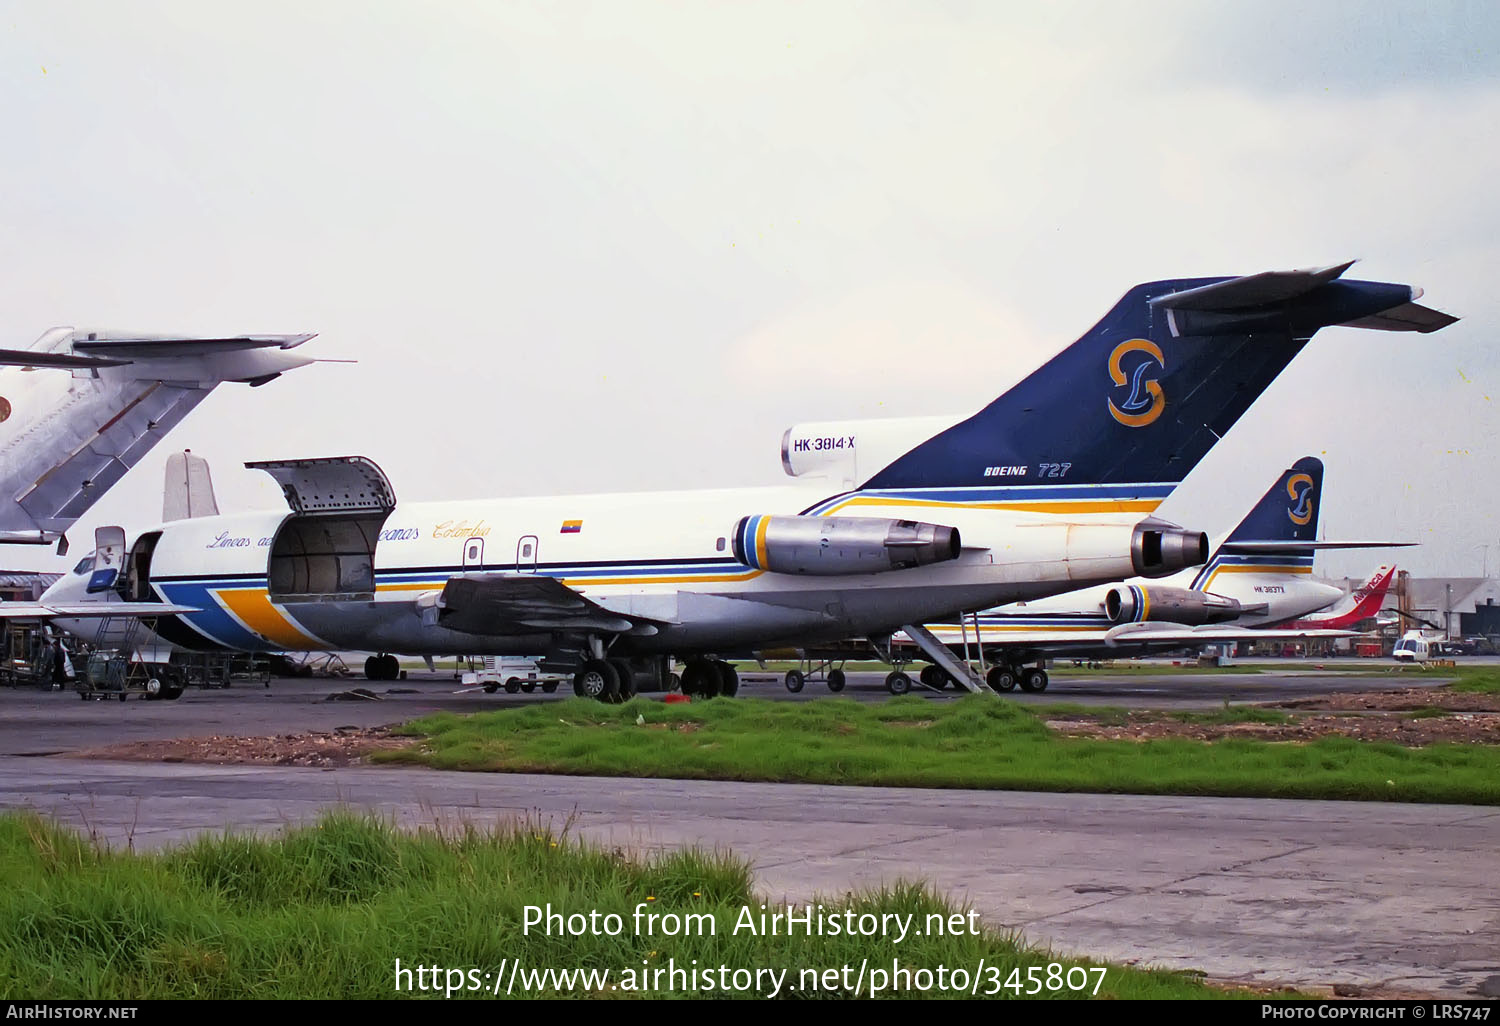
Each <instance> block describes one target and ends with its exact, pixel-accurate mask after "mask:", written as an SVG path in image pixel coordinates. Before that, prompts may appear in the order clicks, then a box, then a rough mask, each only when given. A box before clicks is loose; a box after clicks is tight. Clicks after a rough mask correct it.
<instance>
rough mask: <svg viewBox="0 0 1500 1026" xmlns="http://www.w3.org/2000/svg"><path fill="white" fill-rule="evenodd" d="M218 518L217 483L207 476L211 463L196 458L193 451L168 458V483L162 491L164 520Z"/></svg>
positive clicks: (177, 453)
mask: <svg viewBox="0 0 1500 1026" xmlns="http://www.w3.org/2000/svg"><path fill="white" fill-rule="evenodd" d="M218 515H219V504H218V502H217V501H216V500H215V499H214V482H213V477H212V476H211V475H210V474H209V472H208V460H206V459H204V458H203V457H202V456H194V455H193V451H192V450H191V449H184V450H182V452H174V453H173V454H172V455H170V456H168V457H167V479H166V484H165V487H164V488H163V489H162V503H161V518H162V520H164V521H172V520H191V519H192V518H194V517H216V516H218Z"/></svg>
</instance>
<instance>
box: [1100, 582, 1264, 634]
mask: <svg viewBox="0 0 1500 1026" xmlns="http://www.w3.org/2000/svg"><path fill="white" fill-rule="evenodd" d="M1240 612H1241V609H1240V604H1239V602H1238V601H1236V600H1235V599H1232V598H1225V597H1224V596H1222V595H1212V594H1209V593H1208V592H1203V591H1189V590H1188V589H1187V588H1147V587H1142V586H1140V585H1134V584H1122V585H1119V586H1118V587H1114V588H1111V589H1109V593H1108V594H1106V595H1105V596H1104V615H1105V616H1107V617H1109V619H1110V622H1112V623H1117V624H1119V623H1148V622H1151V623H1180V624H1182V625H1183V626H1185V627H1199V626H1202V625H1203V624H1208V623H1227V622H1229V621H1230V620H1237V619H1239V617H1240Z"/></svg>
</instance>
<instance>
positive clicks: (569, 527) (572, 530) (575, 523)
mask: <svg viewBox="0 0 1500 1026" xmlns="http://www.w3.org/2000/svg"><path fill="white" fill-rule="evenodd" d="M582 530H583V521H582V520H564V521H563V525H562V530H561V531H559V532H558V533H559V534H577V533H578V532H579V531H582Z"/></svg>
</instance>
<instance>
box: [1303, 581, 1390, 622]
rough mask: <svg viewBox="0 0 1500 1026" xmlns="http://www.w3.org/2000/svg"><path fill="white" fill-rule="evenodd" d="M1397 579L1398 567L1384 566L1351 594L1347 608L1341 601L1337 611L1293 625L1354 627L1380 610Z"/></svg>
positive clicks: (1316, 615) (1310, 617)
mask: <svg viewBox="0 0 1500 1026" xmlns="http://www.w3.org/2000/svg"><path fill="white" fill-rule="evenodd" d="M1395 579H1396V568H1395V567H1393V566H1383V567H1381V568H1380V569H1378V570H1376V571H1375V573H1374V574H1372V575H1371V576H1370V579H1369V580H1368V581H1366V582H1365V583H1364V584H1363V585H1361V586H1360V587H1358V588H1355V589H1354V592H1353V594H1351V595H1350V596H1349V598H1350V602H1351V604H1350V605H1349V606H1348V607H1347V608H1345V607H1344V604H1343V603H1340V608H1339V609H1337V610H1335V611H1332V612H1328V613H1323V614H1315V615H1313V616H1307V617H1304V618H1302V619H1301V620H1298V621H1297V622H1296V624H1295V625H1293V626H1297V627H1320V628H1332V629H1335V630H1338V629H1342V628H1347V627H1352V626H1354V625H1355V624H1357V623H1359V622H1360V621H1361V620H1368V619H1369V618H1370V617H1372V616H1374V615H1375V614H1376V613H1378V612H1380V607H1381V606H1382V605H1383V604H1384V603H1385V596H1386V592H1388V591H1390V590H1391V582H1392V581H1393V580H1395Z"/></svg>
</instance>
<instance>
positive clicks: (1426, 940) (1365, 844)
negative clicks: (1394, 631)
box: [0, 668, 1500, 996]
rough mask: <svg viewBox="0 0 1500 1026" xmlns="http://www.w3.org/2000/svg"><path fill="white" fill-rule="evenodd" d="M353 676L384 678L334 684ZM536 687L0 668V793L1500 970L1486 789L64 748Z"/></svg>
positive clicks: (1462, 980)
mask: <svg viewBox="0 0 1500 1026" xmlns="http://www.w3.org/2000/svg"><path fill="white" fill-rule="evenodd" d="M749 676H751V677H754V676H757V675H756V674H753V673H752V674H750V675H749ZM765 676H766V679H765V680H764V681H757V680H751V681H749V682H748V686H747V688H746V691H745V693H746V694H751V695H766V696H768V697H777V698H786V699H792V700H807V699H810V698H813V697H821V696H822V695H826V694H827V692H826V690H824V689H822V688H821V686H816V685H811V684H810V685H809V686H808V688H807V690H806V691H804V692H803V693H802V694H801V695H797V696H792V695H789V694H788V693H787V692H786V691H785V689H784V688H783V687H782V686H781V685H780V682H779V677H776V678H772V677H771V675H769V674H767V675H765ZM1393 678H1394V679H1393ZM882 679H883V675H882V674H878V673H855V674H851V682H850V685H849V688H848V689H846V691H845V694H846V695H849V696H850V697H853V698H856V699H861V700H878V699H882V698H884V697H887V695H886V692H885V690H884V687H883V684H882V683H881V681H882ZM1423 682H1428V681H1427V680H1426V679H1425V678H1424V681H1423ZM1412 683H1415V680H1414V677H1413V675H1402V676H1395V675H1390V674H1384V673H1381V674H1373V673H1371V674H1357V673H1355V674H1351V673H1327V674H1317V673H1313V674H1308V675H1304V674H1303V673H1302V672H1299V670H1297V669H1292V668H1288V669H1286V670H1284V671H1283V670H1278V672H1276V673H1274V674H1258V675H1246V674H1227V673H1225V674H1219V673H1196V674H1172V673H1171V672H1170V671H1164V672H1163V673H1161V674H1153V673H1144V674H1141V673H1136V674H1120V675H1104V674H1091V675H1088V676H1086V677H1072V676H1068V675H1058V676H1056V677H1054V683H1053V685H1052V688H1051V689H1049V691H1048V692H1047V693H1046V694H1044V695H1024V694H1020V693H1012V694H1010V695H1007V696H1005V697H1004V698H1003V699H1001V700H1003V701H1020V702H1027V703H1035V702H1058V701H1062V702H1072V701H1080V700H1083V701H1095V702H1101V703H1108V704H1126V705H1136V704H1151V705H1162V704H1165V705H1171V704H1174V703H1175V704H1184V705H1186V706H1188V707H1191V706H1193V705H1197V704H1209V705H1218V704H1221V703H1222V702H1223V701H1225V700H1226V699H1228V700H1230V701H1247V700H1258V699H1259V700H1264V699H1265V698H1274V697H1283V698H1285V697H1298V698H1306V697H1311V696H1313V695H1317V694H1328V693H1332V692H1334V691H1349V690H1380V689H1384V688H1389V687H1392V686H1398V685H1399V686H1410V685H1411V684H1412ZM1431 683H1437V681H1435V680H1433V681H1431ZM366 686H367V687H369V688H370V690H371V691H373V692H375V693H376V694H379V695H380V696H381V697H382V699H383V700H382V701H329V700H327V696H328V695H330V694H333V693H334V692H337V691H341V690H346V689H349V688H353V687H366ZM949 694H951V692H950V693H949ZM551 700H553V698H552V696H543V695H526V694H519V695H508V694H506V693H505V692H503V691H501V692H499V693H496V694H493V695H489V694H485V693H484V692H482V691H476V690H469V689H464V688H462V687H461V686H460V685H459V684H458V683H457V682H455V681H453V680H451V679H449V678H448V677H447V675H445V674H439V675H426V676H414V677H413V678H412V679H409V680H407V681H402V682H399V683H391V684H385V683H379V684H371V683H370V682H366V681H363V680H359V679H352V680H346V681H342V682H340V681H331V680H276V681H272V683H271V686H270V687H269V688H266V687H261V686H260V685H258V684H255V685H249V684H240V683H237V684H236V685H235V686H234V687H233V688H230V689H227V690H211V691H200V690H197V689H190V690H189V691H188V692H187V693H186V694H185V695H184V696H183V697H182V698H181V699H180V700H178V701H176V702H146V701H142V700H140V699H139V698H132V699H130V700H129V701H127V702H124V703H121V702H117V701H90V702H81V701H79V700H78V699H77V698H76V697H75V696H74V695H73V694H72V693H71V692H44V691H34V690H26V689H17V690H9V689H0V807H11V808H17V807H26V808H34V809H37V810H39V811H42V812H46V813H48V814H51V815H53V816H56V817H58V818H59V819H61V820H63V821H64V822H68V823H72V824H75V825H77V826H79V827H81V828H84V829H86V830H88V831H90V832H92V833H94V834H95V835H97V836H98V837H100V838H101V839H103V840H106V841H108V842H109V843H112V844H116V845H126V844H130V845H133V846H134V847H135V848H137V849H144V848H151V847H158V846H161V845H164V844H170V843H173V842H176V841H180V840H183V839H185V838H187V837H190V836H193V835H194V834H197V833H200V832H203V831H221V830H224V829H237V830H244V829H256V830H275V829H279V828H281V827H283V826H285V825H288V824H293V823H301V822H306V821H308V820H309V819H311V818H313V817H315V816H316V815H317V814H318V813H319V812H320V811H322V810H324V809H327V808H329V807H332V806H337V805H348V806H354V807H358V808H364V809H370V810H373V811H375V812H377V813H379V814H380V815H383V816H388V817H392V818H394V819H395V820H396V821H398V822H400V823H402V824H407V825H410V824H416V823H428V822H442V823H448V824H454V823H458V822H464V821H470V822H493V821H497V820H503V819H506V818H509V817H513V816H539V817H542V818H544V819H547V820H550V821H551V822H552V823H554V824H556V825H561V824H563V823H565V822H569V821H571V823H572V825H573V828H574V829H575V830H577V831H578V832H579V833H581V834H582V835H583V836H585V837H588V838H590V839H593V840H599V841H606V842H608V843H610V844H614V845H627V846H632V847H637V848H643V849H651V848H657V847H663V846H674V845H687V844H694V845H702V846H706V847H713V848H729V849H732V850H733V851H735V852H736V853H738V854H739V855H741V856H742V857H744V858H747V859H750V860H751V861H752V862H753V863H754V865H755V868H756V874H757V883H758V886H759V888H760V889H761V891H762V893H764V894H765V895H766V896H767V897H770V898H773V899H776V898H781V897H783V896H785V897H788V898H791V899H793V900H801V899H809V898H812V897H814V896H816V895H818V894H831V893H837V892H841V891H843V890H846V889H848V888H849V887H851V886H861V885H867V884H876V883H879V882H882V881H890V880H893V879H897V878H903V877H905V878H911V877H921V878H923V879H926V880H929V881H930V882H932V883H933V884H935V885H936V886H938V887H939V888H941V889H943V890H944V891H946V892H948V893H950V894H952V895H954V896H956V897H958V898H960V899H962V900H967V901H970V902H972V903H973V905H974V906H975V907H976V908H978V909H979V910H980V911H981V912H982V914H983V915H984V917H985V918H986V920H987V921H988V922H990V923H992V924H994V925H996V926H1001V927H1005V928H1015V929H1019V930H1021V931H1023V932H1024V934H1025V935H1026V936H1027V938H1028V939H1030V940H1032V941H1034V942H1037V943H1047V944H1053V945H1055V946H1056V947H1057V948H1059V949H1060V950H1067V951H1075V952H1080V953H1087V954H1092V955H1097V956H1102V957H1107V958H1110V959H1114V960H1120V961H1139V962H1141V963H1145V964H1155V965H1161V966H1168V967H1172V968H1182V969H1200V970H1202V971H1205V972H1207V973H1209V974H1210V975H1211V976H1214V977H1218V978H1225V979H1238V980H1245V981H1249V982H1257V983H1293V984H1301V985H1304V986H1334V985H1352V986H1356V987H1386V988H1398V989H1404V990H1409V991H1413V992H1423V993H1434V994H1445V995H1455V996H1457V995H1466V994H1467V995H1473V994H1475V993H1477V992H1478V990H1477V988H1480V987H1481V986H1489V987H1497V988H1500V893H1497V892H1495V891H1494V889H1493V888H1491V887H1489V886H1488V880H1489V878H1490V877H1491V876H1492V875H1493V869H1494V852H1495V851H1496V850H1497V849H1500V809H1491V808H1484V807H1467V806H1440V805H1404V804H1374V803H1355V802H1312V801H1285V800H1258V799H1220V798H1188V797H1182V798H1173V797H1144V796H1128V795H1123V796H1122V795H1071V794H1027V793H1013V792H985V791H926V790H921V789H911V788H869V787H839V788H832V787H820V786H808V785H791V784H786V785H782V784H743V783H732V782H711V781H670V780H636V779H596V778H580V777H552V776H527V775H510V774H504V775H501V774H466V773H447V772H438V771H431V770H423V769H386V768H372V767H353V768H344V769H319V768H297V767H268V766H208V765H191V764H175V763H174V764H163V763H143V762H137V763H119V762H103V761H93V760H88V761H85V760H80V759H76V758H69V757H66V756H65V755H63V754H62V753H68V752H76V751H79V750H83V749H87V748H94V747H98V746H101V745H104V744H110V743H116V742H121V741H131V740H147V739H152V738H168V737H183V736H204V735H209V734H232V735H252V736H265V735H274V734H287V733H293V732H301V731H308V730H331V729H333V728H335V727H338V726H346V725H347V726H373V725H377V724H386V723H394V722H400V721H403V720H406V719H409V718H411V717H413V716H419V715H422V714H424V713H427V712H431V711H436V710H450V711H455V712H463V711H476V710H484V709H495V708H503V707H505V706H507V705H515V704H519V703H521V702H536V701H551ZM934 700H943V699H940V698H937V697H936V696H934ZM1486 981H1488V983H1486Z"/></svg>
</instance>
